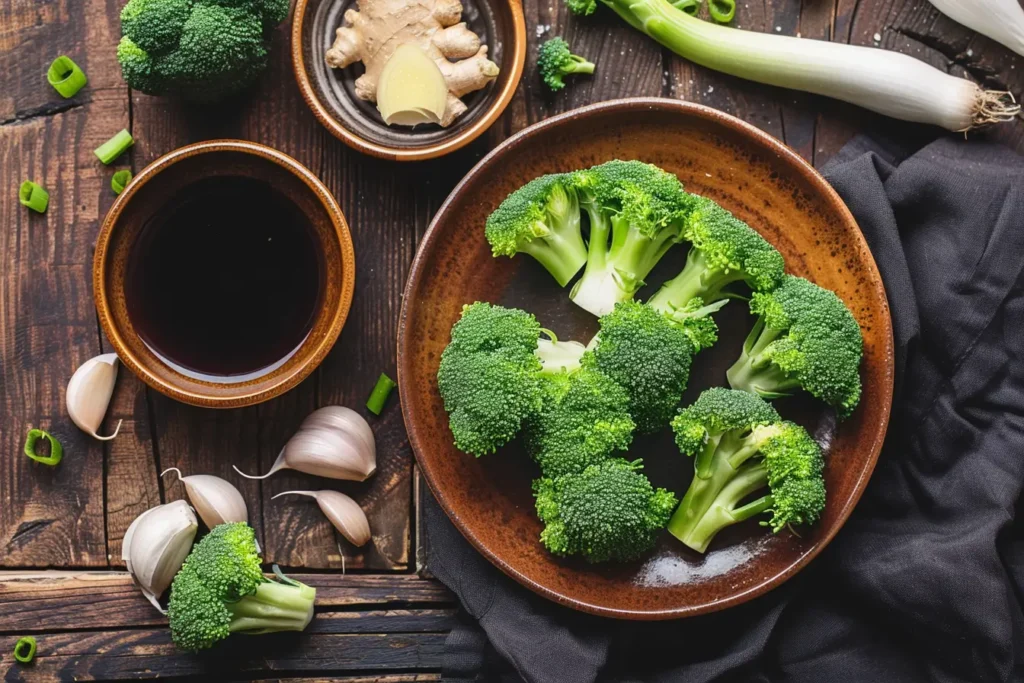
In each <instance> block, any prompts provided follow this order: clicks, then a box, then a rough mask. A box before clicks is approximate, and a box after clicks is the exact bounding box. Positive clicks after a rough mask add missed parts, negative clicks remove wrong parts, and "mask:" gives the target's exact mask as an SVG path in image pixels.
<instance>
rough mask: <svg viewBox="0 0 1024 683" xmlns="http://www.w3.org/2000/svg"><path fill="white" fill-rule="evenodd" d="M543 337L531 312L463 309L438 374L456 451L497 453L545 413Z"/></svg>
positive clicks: (484, 307) (480, 306)
mask: <svg viewBox="0 0 1024 683" xmlns="http://www.w3.org/2000/svg"><path fill="white" fill-rule="evenodd" d="M539 336H540V325H539V324H538V323H537V319H536V318H534V317H533V316H532V315H530V314H529V313H526V312H525V311H520V310H518V309H509V308H504V307H502V306H493V305H491V304H488V303H479V302H478V303H475V304H472V305H470V306H465V307H464V308H463V312H462V318H460V319H459V320H458V321H457V322H456V323H455V325H454V326H453V327H452V340H451V342H450V343H449V344H448V346H447V347H446V348H445V350H444V352H442V354H441V363H440V367H439V368H438V370H437V386H438V389H439V391H440V393H441V398H443V399H444V407H445V410H446V411H448V421H449V426H450V427H451V430H452V435H453V437H454V440H455V446H456V448H458V449H459V450H461V451H463V452H465V453H470V454H472V455H475V456H478V457H479V456H481V455H485V454H487V453H493V452H494V451H495V450H496V449H498V448H499V447H500V446H503V445H505V444H506V443H508V442H509V441H511V440H512V439H513V438H515V436H516V434H518V433H519V430H520V428H521V427H522V423H523V421H524V420H526V419H527V418H528V417H530V416H531V415H533V414H535V413H536V412H537V411H538V410H540V408H541V386H540V374H539V373H540V370H541V363H540V360H539V359H538V357H537V354H536V350H537V342H538V339H539Z"/></svg>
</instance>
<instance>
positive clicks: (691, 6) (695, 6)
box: [672, 0, 701, 17]
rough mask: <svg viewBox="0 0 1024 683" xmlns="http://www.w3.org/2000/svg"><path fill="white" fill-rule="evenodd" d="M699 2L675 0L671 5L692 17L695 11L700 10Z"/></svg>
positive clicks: (694, 0)
mask: <svg viewBox="0 0 1024 683" xmlns="http://www.w3.org/2000/svg"><path fill="white" fill-rule="evenodd" d="M700 3H701V0H675V2H673V3H672V6H673V7H675V8H676V9H678V10H682V11H684V12H686V13H687V14H689V15H690V16H691V17H693V16H697V12H698V10H700Z"/></svg>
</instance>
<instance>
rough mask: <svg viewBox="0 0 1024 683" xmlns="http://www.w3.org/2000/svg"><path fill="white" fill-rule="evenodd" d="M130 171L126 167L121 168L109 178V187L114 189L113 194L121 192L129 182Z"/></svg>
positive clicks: (130, 177)
mask: <svg viewBox="0 0 1024 683" xmlns="http://www.w3.org/2000/svg"><path fill="white" fill-rule="evenodd" d="M131 179H132V172H131V171H129V170H128V169H127V168H125V169H121V170H120V171H118V172H117V173H115V174H114V175H113V176H111V178H110V189H111V190H113V191H114V194H121V192H122V191H123V190H124V188H125V186H126V185H128V183H129V182H131Z"/></svg>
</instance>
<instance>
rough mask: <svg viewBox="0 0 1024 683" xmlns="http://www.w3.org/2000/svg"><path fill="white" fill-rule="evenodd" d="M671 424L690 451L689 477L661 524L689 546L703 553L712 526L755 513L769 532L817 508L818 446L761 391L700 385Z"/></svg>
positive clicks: (809, 517) (821, 488) (821, 485)
mask: <svg viewBox="0 0 1024 683" xmlns="http://www.w3.org/2000/svg"><path fill="white" fill-rule="evenodd" d="M672 429H673V431H674V432H675V435H676V444H677V445H678V446H679V450H680V451H681V452H682V453H683V454H685V455H690V456H693V458H694V477H693V481H692V482H691V483H690V488H689V489H688V490H687V492H686V495H685V496H683V500H682V502H680V504H679V508H678V509H677V510H676V511H675V513H674V514H673V515H672V519H671V521H670V522H669V524H668V530H669V532H670V533H671V534H672V535H673V536H675V537H676V538H678V539H679V540H680V541H682V542H683V543H685V544H686V545H687V546H689V547H690V548H693V549H694V550H696V551H697V552H701V553H703V552H704V551H706V550H707V548H708V545H709V544H710V543H711V540H712V539H713V538H714V537H715V535H716V534H717V533H718V532H719V531H721V530H722V529H724V528H726V527H728V526H730V525H733V524H737V523H739V522H742V521H744V520H746V519H750V518H751V517H754V516H756V515H760V514H765V513H767V514H770V515H771V517H770V518H769V519H768V520H767V521H765V522H762V524H765V525H766V526H770V527H771V528H772V530H773V531H775V532H778V531H780V530H781V529H783V528H784V527H787V526H791V525H800V524H813V523H814V522H815V521H817V520H818V518H819V517H820V516H821V512H822V510H823V509H824V507H825V480H824V478H823V477H822V468H823V467H824V461H823V459H822V455H821V449H820V448H819V447H818V444H817V443H815V442H814V440H813V439H812V438H811V437H810V435H809V434H808V433H807V432H806V431H805V430H804V429H803V427H800V426H799V425H796V424H794V423H792V422H784V421H783V420H782V418H780V417H779V414H778V413H777V412H776V411H775V409H774V408H772V407H771V405H769V404H768V403H766V402H765V401H764V400H763V399H762V398H760V397H758V396H756V395H754V394H751V393H748V392H744V391H735V390H730V389H724V388H720V387H719V388H714V389H708V390H707V391H705V392H704V393H702V394H701V395H700V397H699V398H698V399H697V401H696V402H695V403H694V404H693V405H692V406H690V407H688V408H686V409H684V410H682V411H680V413H679V415H677V416H676V418H675V419H674V420H673V421H672ZM764 490H766V492H765V493H764V495H761V496H759V497H756V498H751V496H753V495H754V494H757V493H758V492H761V491H764Z"/></svg>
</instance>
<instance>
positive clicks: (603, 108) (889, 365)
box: [300, 0, 894, 621]
mask: <svg viewBox="0 0 1024 683" xmlns="http://www.w3.org/2000/svg"><path fill="white" fill-rule="evenodd" d="M302 1H303V0H300V2H302ZM640 108H643V109H649V110H660V111H665V112H678V113H681V114H682V113H685V114H689V115H693V116H697V117H701V118H704V119H708V120H711V121H715V122H717V123H720V124H722V125H724V126H726V127H728V128H731V129H732V130H733V131H735V132H737V133H739V134H741V135H744V136H747V137H749V138H753V139H754V140H756V141H757V142H759V143H761V144H763V145H765V146H766V147H768V148H769V149H770V150H771V151H772V152H774V153H775V154H777V155H778V156H779V157H780V160H781V161H782V162H783V163H787V162H788V163H789V164H790V165H791V166H792V167H794V168H795V169H796V170H798V171H799V172H800V174H801V175H803V176H804V178H805V179H806V180H807V181H808V182H810V184H811V185H813V186H814V187H815V188H816V189H817V190H818V191H820V192H821V193H822V194H823V195H824V196H825V197H827V199H828V200H829V202H830V203H831V204H832V208H833V209H835V210H836V211H837V212H838V213H839V214H840V215H841V216H842V218H843V220H844V222H845V223H846V224H847V225H848V226H849V227H850V228H852V230H851V234H852V235H853V236H854V238H855V239H856V240H857V242H858V246H859V247H860V248H861V250H862V253H864V254H866V256H867V265H868V267H869V270H870V272H871V273H872V278H871V282H870V283H869V285H870V286H871V287H872V288H873V289H874V292H875V296H876V297H877V299H878V301H879V302H880V303H881V304H882V308H883V310H884V312H885V313H886V315H885V316H883V320H882V322H881V324H882V325H883V326H884V330H883V335H882V337H883V339H884V348H883V349H882V358H883V364H884V367H885V378H884V379H885V381H884V382H883V387H884V392H883V395H881V396H873V397H871V400H873V401H880V402H881V403H882V406H883V408H882V416H881V419H880V422H881V424H880V425H879V426H878V428H877V429H876V430H875V438H874V441H873V442H872V443H871V444H870V446H868V448H870V454H869V458H868V461H867V466H866V467H865V468H864V469H863V470H862V473H861V476H860V478H859V479H858V480H857V481H856V482H855V484H854V489H853V493H852V494H851V495H850V496H849V497H848V498H847V500H846V503H845V505H844V507H843V508H842V509H841V510H840V511H839V514H838V516H837V520H836V522H835V524H833V525H832V527H831V528H830V529H829V530H828V532H827V533H826V534H825V535H824V536H823V537H822V539H821V540H820V541H819V542H818V543H815V544H814V545H813V546H811V547H810V548H808V549H807V551H806V552H805V553H804V554H803V555H801V556H800V557H798V558H797V559H796V560H795V561H794V562H793V563H792V564H790V565H789V566H788V567H786V568H785V569H784V570H782V571H780V572H778V573H777V574H775V575H774V576H771V577H769V578H767V579H765V580H763V581H762V582H761V583H759V584H758V585H756V586H754V587H752V588H749V589H747V590H744V591H742V592H740V593H736V594H734V595H730V596H729V597H726V598H722V599H719V600H715V601H712V602H708V603H705V604H702V605H694V606H686V607H679V608H672V609H666V610H623V609H614V608H608V607H604V606H601V605H594V604H590V603H588V602H583V601H580V600H576V599H574V598H570V597H567V596H565V595H562V594H560V593H558V592H556V591H552V590H550V589H548V588H546V587H544V586H542V585H540V584H539V583H537V582H536V581H534V580H532V579H530V578H528V577H526V576H523V575H522V574H520V573H519V572H517V571H516V570H515V569H514V568H513V567H511V566H509V565H508V564H506V563H505V562H503V561H502V560H501V559H500V558H498V557H497V556H496V555H494V554H493V553H492V552H491V551H490V550H489V549H488V548H487V547H485V546H484V545H482V544H481V543H480V542H479V540H478V539H477V538H476V537H475V536H473V535H472V534H471V533H470V532H469V531H468V529H467V527H466V525H465V524H464V523H463V522H462V520H461V519H460V517H459V516H458V515H457V514H455V513H454V512H453V511H452V508H451V506H450V504H449V502H448V498H447V496H445V493H444V488H443V486H442V485H441V484H442V482H438V481H436V480H435V478H434V473H433V471H432V470H431V468H430V465H429V463H427V462H426V461H425V459H424V458H421V457H420V450H421V448H422V447H423V441H422V439H421V435H420V431H419V428H418V426H417V425H416V423H415V422H414V421H413V419H412V416H411V415H410V414H409V408H408V406H407V404H406V403H405V402H404V401H403V402H402V416H403V418H404V420H405V426H406V429H407V431H408V433H409V444H410V445H411V447H412V451H413V454H414V455H415V456H416V461H417V463H418V465H419V469H420V471H421V472H422V473H423V476H424V478H425V479H426V481H427V485H428V486H429V487H430V491H431V492H432V493H433V494H434V497H435V498H436V499H437V501H438V503H439V504H440V505H441V508H442V509H443V510H444V511H445V514H447V515H448V517H449V519H451V521H452V523H453V524H454V525H455V526H456V528H458V529H459V531H460V532H461V533H462V535H463V536H464V537H465V538H466V539H467V540H468V541H469V542H470V543H471V544H472V545H473V547H474V548H476V549H477V550H478V551H479V552H480V553H481V554H482V555H483V556H484V557H486V558H487V559H488V560H489V561H490V562H491V563H492V564H494V565H495V566H496V567H498V568H499V569H500V570H501V571H503V572H504V573H505V574H507V575H508V576H510V577H512V578H513V579H515V580H516V581H518V582H519V583H521V584H522V585H524V586H526V587H527V588H529V589H530V590H532V591H534V592H535V593H537V594H539V595H541V596H543V597H545V598H548V599H549V600H553V601H554V602H557V603H559V604H561V605H565V606H567V607H571V608H573V609H577V610H580V611H583V612H588V613H590V614H596V615H598V616H603V617H613V618H618V619H631V620H640V621H654V620H664V619H677V618H680V617H690V616H697V615H700V614H707V613H709V612H717V611H719V610H722V609H725V608H727V607H733V606H735V605H739V604H742V603H744V602H747V601H749V600H752V599H753V598H756V597H758V596H760V595H763V594H764V593H767V592H768V591H770V590H772V589H773V588H776V587H778V586H779V585H781V584H782V583H784V582H785V581H787V580H788V579H789V578H791V577H792V576H793V575H795V574H796V573H797V572H798V571H800V570H801V569H803V568H804V567H805V566H806V565H807V563H808V562H810V561H811V560H812V559H814V558H815V557H816V556H817V555H818V553H820V552H821V551H822V550H823V549H824V548H825V546H827V545H828V544H829V542H830V541H831V540H832V539H833V538H834V537H835V535H836V534H837V533H838V532H839V530H840V529H841V528H842V527H843V525H844V524H845V523H846V520H847V519H848V518H849V516H850V514H851V513H852V512H853V508H854V507H855V506H856V505H857V502H858V501H859V500H860V498H861V496H862V495H863V493H864V489H865V487H866V486H867V483H868V480H869V479H870V478H871V474H872V473H873V472H874V469H875V465H876V464H877V462H878V455H879V453H880V452H881V450H882V445H883V443H884V442H885V434H886V431H887V429H888V425H889V416H890V412H891V409H892V392H893V381H894V376H893V357H894V350H893V349H894V342H893V335H892V318H891V315H889V301H888V298H887V296H886V293H885V287H884V285H883V283H882V277H881V274H880V273H879V271H878V265H877V264H876V262H875V260H874V256H873V255H872V253H871V250H870V249H869V248H868V244H867V241H866V240H865V239H864V234H863V233H862V232H861V230H860V227H859V226H858V225H857V221H856V220H855V219H854V217H853V214H851V213H850V210H849V209H848V208H847V206H846V204H845V203H844V202H843V200H842V199H841V198H840V197H839V195H838V194H837V193H836V191H835V190H834V189H833V188H832V186H831V185H829V184H828V182H827V181H826V180H825V179H824V178H823V177H822V176H821V174H820V173H818V172H817V171H816V170H815V169H814V167H813V166H811V165H810V164H808V163H807V162H806V161H805V160H804V159H803V157H801V156H800V155H799V154H797V153H796V152H794V151H793V150H791V149H790V148H789V147H787V146H786V145H785V144H783V143H782V142H780V141H779V140H777V139H775V138H774V137H772V136H770V135H768V134H767V133H765V132H764V131H762V130H760V129H759V128H756V127H755V126H753V125H751V124H749V123H746V122H745V121H742V120H741V119H738V118H736V117H735V116H731V115H729V114H726V113H724V112H721V111H718V110H717V109H712V108H710V107H705V106H702V105H699V104H693V103H691V102H683V101H680V100H670V99H665V98H658V97H636V98H626V99H619V100H610V101H607V102H600V103H597V104H592V105H588V106H585V107H581V108H579V109H574V110H572V111H569V112H565V113H563V114H559V115H557V116H553V117H551V118H549V119H546V120H544V121H542V122H540V123H536V124H534V125H532V126H529V127H527V128H525V129H523V130H521V131H520V132H518V133H516V134H515V135H513V136H512V137H510V138H508V139H507V140H505V141H504V142H502V143H501V144H500V145H498V146H497V147H496V148H495V149H494V150H493V151H491V153H490V154H488V155H487V156H485V157H484V158H483V159H481V160H480V161H479V162H478V163H477V164H476V166H474V167H473V169H472V170H470V172H469V173H467V174H466V176H465V177H464V178H463V179H462V181H460V182H459V184H458V185H457V186H456V187H455V189H454V190H452V192H451V194H450V195H449V196H448V198H447V199H446V200H445V202H444V203H443V204H442V205H441V207H440V208H439V209H438V211H437V213H436V214H435V215H434V219H433V220H432V221H431V223H430V226H429V228H428V229H427V232H426V234H425V235H424V237H423V241H422V243H421V244H420V247H419V249H418V251H417V253H416V258H415V259H414V260H413V264H412V269H411V271H410V273H409V279H408V281H407V283H406V288H405V293H404V295H403V298H402V310H401V313H400V317H399V324H398V361H399V362H398V368H397V370H398V390H399V393H400V394H403V395H404V394H405V393H406V392H407V391H412V387H411V386H410V382H412V381H413V378H412V377H411V376H410V375H411V374H412V372H411V369H409V370H408V371H407V369H406V367H405V365H404V362H403V358H406V357H412V353H406V347H408V346H410V345H412V344H415V343H416V340H415V335H410V334H408V333H407V332H408V331H407V330H406V320H407V318H408V307H409V306H411V305H415V302H411V297H412V292H413V290H414V289H416V288H417V286H418V283H419V281H420V278H421V277H422V275H423V272H424V261H425V258H424V256H423V255H424V254H425V253H426V252H427V251H428V250H430V248H431V246H432V245H433V243H434V241H435V239H436V235H435V233H436V229H435V228H436V224H437V221H438V217H439V216H442V215H443V214H444V213H445V211H446V210H447V209H448V206H449V205H450V204H451V203H452V202H453V201H454V198H455V197H457V196H458V195H459V194H460V193H461V192H462V191H463V188H464V187H465V186H466V185H467V184H468V182H469V180H470V179H471V178H472V177H473V176H475V175H476V174H477V173H480V172H481V171H482V170H483V169H485V168H487V167H489V166H491V165H493V164H495V163H498V162H499V161H500V159H501V158H502V157H503V156H504V155H505V154H506V153H508V152H509V151H510V150H513V149H515V148H517V147H519V146H521V145H523V144H524V143H526V142H527V141H528V140H529V139H530V138H531V137H533V136H534V135H535V134H536V133H538V132H539V131H542V130H546V129H548V128H552V127H558V126H561V125H565V124H573V125H575V123H574V122H576V120H577V119H580V118H582V117H585V116H586V115H588V114H590V113H593V112H608V111H629V110H634V109H640Z"/></svg>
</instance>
